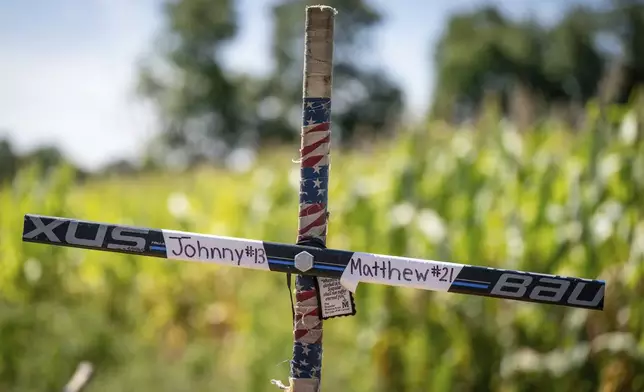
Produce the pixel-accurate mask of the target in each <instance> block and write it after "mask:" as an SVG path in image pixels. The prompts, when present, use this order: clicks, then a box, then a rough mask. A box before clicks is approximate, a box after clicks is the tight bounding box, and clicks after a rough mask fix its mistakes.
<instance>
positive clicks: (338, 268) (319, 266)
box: [268, 258, 344, 271]
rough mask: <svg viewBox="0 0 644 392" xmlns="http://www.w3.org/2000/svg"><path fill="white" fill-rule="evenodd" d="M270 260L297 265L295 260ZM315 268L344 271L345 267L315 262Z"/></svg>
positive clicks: (271, 261) (274, 262) (273, 262)
mask: <svg viewBox="0 0 644 392" xmlns="http://www.w3.org/2000/svg"><path fill="white" fill-rule="evenodd" d="M268 262H269V263H270V264H281V265H289V266H294V265H295V262H294V261H286V260H279V259H274V258H269V259H268ZM313 268H317V269H321V270H329V271H344V267H338V266H335V265H321V264H315V263H314V264H313Z"/></svg>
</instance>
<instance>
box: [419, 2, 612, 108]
mask: <svg viewBox="0 0 644 392" xmlns="http://www.w3.org/2000/svg"><path fill="white" fill-rule="evenodd" d="M598 20H599V18H598V14H597V11H594V10H590V9H588V8H585V7H577V8H574V9H572V10H570V11H569V12H568V13H567V14H566V15H565V16H564V17H563V18H562V19H561V20H560V22H559V23H557V24H556V25H555V26H553V27H552V28H547V27H545V26H542V25H539V24H538V23H536V22H535V21H533V20H527V21H515V20H510V19H509V18H507V17H505V16H504V15H502V14H501V13H500V12H499V11H498V10H497V9H496V8H495V7H490V6H488V7H485V8H482V9H480V10H477V11H474V12H470V13H463V14H458V15H455V16H454V17H453V18H452V19H451V20H450V22H449V23H448V26H447V29H446V30H445V33H444V34H443V36H442V38H441V40H440V42H439V45H438V48H437V51H436V56H435V58H434V61H435V63H436V66H437V69H438V72H437V73H438V80H439V83H438V84H437V89H436V92H435V97H436V98H435V101H434V102H433V106H432V108H431V114H432V115H433V116H436V117H442V118H449V119H456V120H462V119H467V118H470V117H472V116H473V115H474V114H475V113H476V112H477V110H478V109H479V106H480V104H481V102H482V100H483V97H484V96H485V94H486V92H489V91H494V92H496V93H498V95H500V97H501V101H502V108H503V110H504V112H505V113H506V114H507V112H508V110H509V107H510V106H511V105H510V101H511V100H513V99H514V97H515V95H514V93H515V92H516V91H517V90H520V91H528V92H529V93H531V94H533V95H534V96H535V97H537V98H541V99H542V100H543V101H545V102H548V104H549V105H552V104H556V103H559V102H564V103H569V102H578V103H584V102H586V101H587V100H589V99H591V98H592V97H593V96H594V95H596V93H597V88H598V84H599V80H600V79H601V77H602V74H603V73H604V70H605V65H606V58H605V57H604V56H603V55H602V53H601V51H600V50H599V48H598V45H597V37H598V34H599V32H600V30H599V23H598Z"/></svg>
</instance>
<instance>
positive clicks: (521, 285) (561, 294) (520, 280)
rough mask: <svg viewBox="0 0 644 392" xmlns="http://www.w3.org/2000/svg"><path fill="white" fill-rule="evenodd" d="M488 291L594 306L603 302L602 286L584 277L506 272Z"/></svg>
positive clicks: (586, 306) (497, 294) (535, 299)
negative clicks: (537, 275)
mask: <svg viewBox="0 0 644 392" xmlns="http://www.w3.org/2000/svg"><path fill="white" fill-rule="evenodd" d="M490 294H491V295H496V296H500V297H506V298H516V299H518V298H521V299H524V300H532V301H537V302H552V303H555V304H561V305H564V304H569V305H574V306H577V307H585V308H592V309H597V308H600V307H602V305H603V299H604V285H603V284H598V282H591V281H586V280H583V279H570V278H560V277H556V276H543V277H535V276H531V275H524V274H516V273H510V272H506V273H504V274H502V275H501V276H500V277H499V279H498V281H497V282H496V284H495V285H494V287H493V288H492V290H491V291H490Z"/></svg>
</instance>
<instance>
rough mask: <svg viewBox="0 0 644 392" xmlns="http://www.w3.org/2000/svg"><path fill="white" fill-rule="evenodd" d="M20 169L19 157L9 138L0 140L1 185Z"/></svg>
mask: <svg viewBox="0 0 644 392" xmlns="http://www.w3.org/2000/svg"><path fill="white" fill-rule="evenodd" d="M17 169H18V157H17V156H16V155H15V154H14V152H13V148H12V146H11V143H10V142H9V140H7V139H2V140H0V185H2V183H3V182H5V181H7V180H10V179H12V178H13V176H14V175H15V173H16V170H17Z"/></svg>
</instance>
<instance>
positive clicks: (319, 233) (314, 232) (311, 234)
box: [289, 6, 336, 392]
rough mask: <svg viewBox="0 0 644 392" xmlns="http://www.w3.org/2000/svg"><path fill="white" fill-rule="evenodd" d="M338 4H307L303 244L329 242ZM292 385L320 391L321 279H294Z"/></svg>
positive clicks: (298, 390)
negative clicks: (334, 41)
mask: <svg viewBox="0 0 644 392" xmlns="http://www.w3.org/2000/svg"><path fill="white" fill-rule="evenodd" d="M335 14H336V11H335V9H333V8H331V7H327V6H310V7H307V8H306V28H305V43H304V81H303V99H302V122H303V123H302V131H301V147H300V208H299V222H298V236H297V242H298V244H308V245H313V246H318V247H325V246H326V235H327V217H328V213H327V200H328V190H329V147H330V142H331V129H330V125H331V84H332V73H333V27H334V18H335ZM295 287H296V294H295V296H296V300H295V309H294V310H295V312H294V313H295V322H294V326H293V327H294V331H293V338H294V341H293V359H292V360H291V373H290V387H289V389H290V391H293V392H317V391H319V389H320V379H321V374H322V373H321V372H322V315H321V310H320V308H319V306H318V305H319V304H318V296H319V294H318V290H319V288H318V286H317V280H316V278H315V277H312V276H303V275H298V276H297V277H296V279H295Z"/></svg>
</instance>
